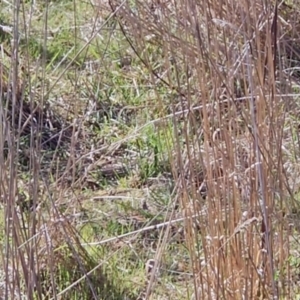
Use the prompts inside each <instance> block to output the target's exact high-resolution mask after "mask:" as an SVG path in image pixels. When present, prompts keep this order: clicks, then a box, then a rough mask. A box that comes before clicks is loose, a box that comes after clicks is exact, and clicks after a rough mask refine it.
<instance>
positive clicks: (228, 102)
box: [110, 1, 299, 299]
mask: <svg viewBox="0 0 300 300" xmlns="http://www.w3.org/2000/svg"><path fill="white" fill-rule="evenodd" d="M110 4H111V6H112V9H113V10H114V12H115V13H116V17H117V20H118V21H119V24H120V26H121V29H122V31H123V33H124V35H125V37H126V39H127V40H128V42H129V44H130V46H131V47H132V50H133V51H134V52H135V53H136V55H137V56H138V57H139V59H140V61H141V62H142V63H143V64H144V66H145V67H147V68H148V69H149V70H150V71H151V73H152V74H153V85H156V86H157V87H158V86H160V85H163V86H165V87H166V88H169V89H172V91H173V93H174V94H175V95H176V97H173V98H172V99H173V100H174V99H178V100H176V101H173V102H172V104H171V105H172V107H173V108H175V107H176V110H173V111H174V115H173V118H174V119H173V120H174V123H173V124H174V140H175V143H174V144H175V150H174V152H175V155H174V156H173V157H172V158H171V162H172V164H173V170H174V177H175V178H178V184H177V197H178V198H177V199H178V201H179V202H180V207H181V210H182V211H183V212H184V214H185V216H186V218H187V220H186V223H185V225H186V226H185V228H186V243H187V246H188V248H189V251H190V258H191V267H192V269H193V272H194V283H195V294H194V297H195V299H216V298H219V297H221V298H224V299H227V298H230V299H238V298H243V297H249V298H256V297H259V298H264V299H269V298H278V297H282V296H283V297H294V296H295V295H296V294H295V293H296V292H295V291H292V290H291V289H289V287H287V285H286V282H287V277H286V276H289V275H288V273H286V271H285V270H286V266H287V264H288V260H289V257H290V255H291V254H290V253H287V252H286V251H285V247H286V243H287V241H289V238H290V232H288V231H286V230H285V229H284V228H286V227H285V226H286V225H287V220H286V219H285V218H283V215H284V214H282V213H281V212H282V211H283V210H284V211H285V210H286V209H287V211H289V212H288V214H290V213H291V211H290V210H289V209H288V207H289V206H290V205H291V204H290V202H291V201H289V200H287V199H290V198H293V197H294V195H295V193H297V189H295V188H294V189H293V190H291V186H290V183H289V180H287V178H288V177H295V176H296V177H297V176H298V175H299V174H298V172H295V173H294V172H292V171H291V169H290V170H289V171H288V170H287V169H286V166H287V164H290V165H291V164H292V165H294V164H295V163H296V162H295V160H294V159H293V158H292V156H293V155H292V156H291V155H287V152H284V150H283V149H287V148H289V149H291V148H290V147H293V144H294V142H293V141H291V139H290V138H287V137H286V135H284V134H283V132H284V131H285V130H287V128H288V127H289V126H290V125H291V123H290V120H291V119H292V118H293V115H294V109H292V107H294V108H295V105H296V106H298V105H297V101H298V100H297V99H298V98H297V96H296V95H295V96H294V95H293V94H295V89H294V87H295V82H297V78H296V77H297V76H296V73H289V72H288V69H289V68H288V64H291V60H293V66H295V64H297V61H298V60H297V59H296V58H295V55H294V56H293V55H291V53H297V43H296V44H295V45H291V43H290V42H288V40H289V39H290V37H291V36H294V35H295V33H294V30H295V29H296V28H297V26H298V25H297V23H296V21H295V19H294V16H295V15H297V13H298V12H297V5H296V4H292V5H291V6H290V7H289V10H290V12H289V13H287V7H286V6H285V5H283V4H281V5H280V6H278V5H277V3H276V2H275V1H274V2H269V3H268V4H267V5H265V6H264V5H262V4H261V3H260V2H259V1H254V2H253V1H252V2H251V1H244V2H243V3H238V4H237V3H236V2H232V1H222V2H219V3H218V4H216V3H214V2H206V3H204V2H202V3H201V5H200V3H198V2H196V1H189V2H188V3H185V2H183V1H179V2H178V1H176V2H174V3H173V2H172V1H171V2H170V1H168V2H157V3H155V4H153V3H151V4H150V3H147V2H143V3H141V2H138V1H136V2H134V4H132V6H130V5H129V4H128V3H122V2H118V1H110ZM295 32H296V30H295ZM149 45H151V47H154V48H155V47H157V48H159V49H160V51H157V52H156V57H155V58H153V57H151V56H150V55H149V53H148V52H146V51H144V49H146V48H147V47H150V46H149ZM153 45H154V46H153ZM294 46H295V47H294ZM291 48H292V49H293V50H291ZM287 51H288V52H287ZM287 53H289V54H287ZM292 56H293V57H292ZM156 61H163V62H164V63H162V64H160V67H159V68H156V65H155V62H156ZM291 82H294V83H293V84H291ZM158 101H159V102H160V103H159V104H160V105H161V106H162V107H163V106H164V105H166V104H165V103H163V102H162V100H161V99H160V97H158ZM180 109H181V112H180V113H179V111H180ZM198 109H200V110H201V114H200V119H199V118H195V115H194V112H195V111H196V110H198ZM178 115H180V117H181V119H179V118H177V116H178ZM288 123H289V124H290V125H287V124H288ZM289 128H290V129H291V127H289ZM291 152H293V154H294V155H296V156H297V154H296V152H297V151H296V152H294V151H292V150H291ZM291 152H289V153H290V154H291ZM195 165H199V168H198V169H199V170H198V172H199V171H201V172H202V173H203V176H201V180H202V181H203V182H204V184H205V187H206V188H205V190H206V195H205V196H206V199H205V201H204V202H203V199H202V197H203V193H202V195H201V193H199V186H202V187H203V182H199V180H198V183H197V184H195V182H197V180H193V178H195V176H197V174H195V168H194V167H195ZM178 169H179V170H180V171H179V172H178ZM287 172H288V173H287ZM186 174H190V175H189V176H186ZM199 203H202V204H200V205H199ZM203 203H204V204H203ZM203 205H204V206H205V207H206V216H204V217H203V214H201V213H200V208H201V209H203ZM191 218H192V219H191ZM195 219H198V220H197V224H198V227H196V228H198V229H199V226H200V234H199V232H197V231H195V226H194V224H193V223H194V221H193V220H195ZM199 224H200V225H199ZM278 240H279V241H278Z"/></svg>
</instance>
